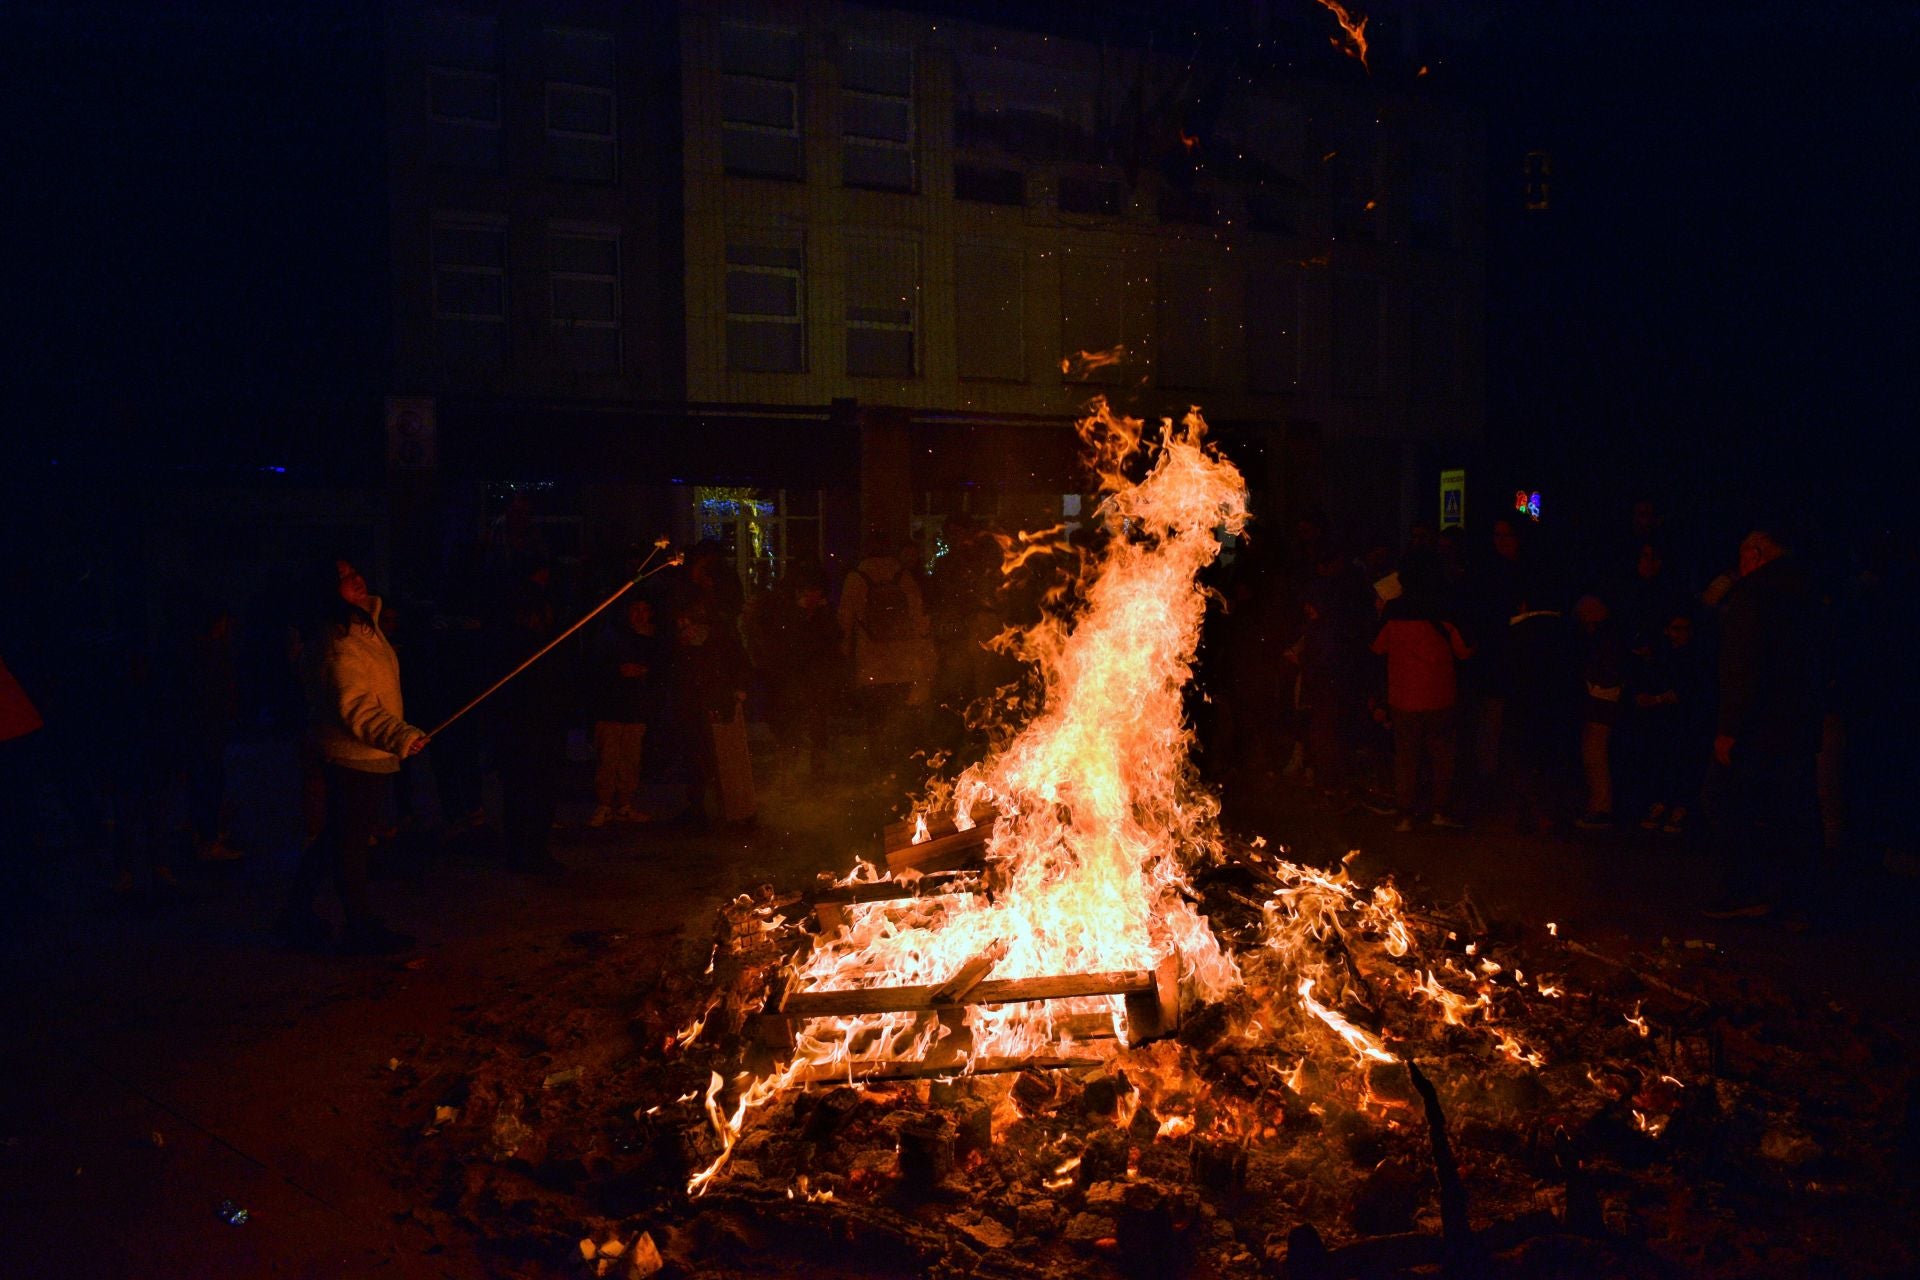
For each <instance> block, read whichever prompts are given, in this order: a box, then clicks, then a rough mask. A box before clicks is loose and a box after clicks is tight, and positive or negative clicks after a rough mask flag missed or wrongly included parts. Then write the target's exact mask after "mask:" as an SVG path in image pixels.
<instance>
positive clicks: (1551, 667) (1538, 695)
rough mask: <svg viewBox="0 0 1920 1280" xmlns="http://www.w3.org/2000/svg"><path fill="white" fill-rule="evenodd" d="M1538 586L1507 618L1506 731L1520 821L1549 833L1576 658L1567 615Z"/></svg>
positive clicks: (1503, 656) (1518, 597) (1526, 590)
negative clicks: (1572, 648)
mask: <svg viewBox="0 0 1920 1280" xmlns="http://www.w3.org/2000/svg"><path fill="white" fill-rule="evenodd" d="M1546 600H1547V597H1546V596H1545V595H1544V594H1543V592H1542V591H1541V589H1540V588H1539V587H1538V585H1537V584H1536V585H1533V586H1530V587H1523V588H1522V589H1521V590H1519V591H1518V592H1517V593H1516V594H1515V596H1514V597H1513V601H1512V603H1511V604H1510V605H1509V606H1508V607H1507V608H1508V616H1507V617H1506V619H1505V620H1504V622H1503V623H1502V625H1503V626H1504V628H1505V634H1504V635H1503V637H1502V639H1501V653H1500V661H1501V669H1502V674H1501V677H1500V687H1501V688H1502V690H1503V691H1504V696H1505V698H1506V708H1505V710H1506V715H1505V736H1506V740H1507V743H1508V746H1509V748H1510V754H1511V757H1512V760H1513V764H1514V769H1513V794H1514V800H1515V805H1516V809H1515V815H1514V826H1515V829H1516V830H1517V831H1520V832H1522V833H1526V832H1528V831H1529V830H1531V831H1534V832H1538V833H1540V834H1545V833H1546V832H1547V831H1548V830H1549V829H1550V828H1551V827H1552V825H1553V815H1554V810H1555V805H1554V803H1553V798H1552V795H1551V792H1552V790H1553V787H1554V783H1555V782H1556V781H1557V780H1558V778H1559V776H1560V772H1561V769H1562V766H1563V764H1564V761H1565V759H1566V757H1567V755H1568V751H1567V736H1568V735H1567V725H1568V722H1569V721H1570V720H1571V719H1572V716H1573V713H1572V711H1571V710H1570V706H1571V701H1572V700H1571V698H1570V696H1569V695H1570V693H1571V691H1572V689H1573V685H1574V681H1573V678H1572V677H1573V674H1574V670H1575V665H1576V664H1575V662H1574V658H1573V655H1572V652H1571V636H1570V635H1569V633H1568V627H1567V622H1566V619H1565V617H1564V616H1563V615H1562V614H1561V613H1560V611H1559V610H1557V609H1551V608H1548V607H1546Z"/></svg>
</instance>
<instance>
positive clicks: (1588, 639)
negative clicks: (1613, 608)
mask: <svg viewBox="0 0 1920 1280" xmlns="http://www.w3.org/2000/svg"><path fill="white" fill-rule="evenodd" d="M1573 616H1574V621H1575V622H1576V623H1578V625H1579V627H1580V643H1581V655H1580V657H1581V665H1580V680H1581V685H1582V688H1583V690H1584V692H1585V697H1584V698H1583V699H1582V701H1581V704H1580V705H1581V724H1580V769H1581V774H1582V776H1583V778H1584V779H1585V782H1586V808H1585V809H1584V810H1583V811H1582V812H1581V814H1580V816H1579V817H1578V818H1577V819H1575V820H1574V824H1573V825H1574V826H1576V827H1579V828H1580V829H1581V830H1583V831H1603V830H1606V829H1607V828H1609V827H1611V826H1613V746H1614V742H1613V739H1614V730H1615V729H1616V728H1617V727H1618V725H1619V723H1620V710H1621V707H1620V704H1621V700H1622V699H1623V698H1624V697H1625V696H1626V686H1627V680H1626V672H1625V658H1626V653H1625V651H1624V649H1623V648H1622V647H1621V644H1620V631H1619V628H1618V627H1616V626H1615V625H1614V621H1613V617H1612V615H1611V613H1609V612H1608V609H1607V606H1606V604H1605V602H1603V601H1602V600H1601V599H1600V598H1599V597H1598V596H1582V597H1581V598H1580V599H1579V601H1578V602H1576V603H1575V605H1574V607H1573Z"/></svg>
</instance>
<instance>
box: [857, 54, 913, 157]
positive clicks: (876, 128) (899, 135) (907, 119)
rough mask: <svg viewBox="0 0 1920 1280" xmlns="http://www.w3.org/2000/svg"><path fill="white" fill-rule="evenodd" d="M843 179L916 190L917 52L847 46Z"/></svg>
mask: <svg viewBox="0 0 1920 1280" xmlns="http://www.w3.org/2000/svg"><path fill="white" fill-rule="evenodd" d="M840 133H841V139H840V142H841V147H840V158H841V170H840V173H841V178H840V180H841V181H842V182H843V183H845V184H846V185H847V186H849V187H876V188H879V189H880V190H883V191H911V190H913V50H911V49H900V48H891V47H888V46H884V45H870V44H849V45H848V46H847V48H846V51H845V57H844V60H843V63H842V71H841V77H840Z"/></svg>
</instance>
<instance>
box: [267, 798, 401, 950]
mask: <svg viewBox="0 0 1920 1280" xmlns="http://www.w3.org/2000/svg"><path fill="white" fill-rule="evenodd" d="M320 769H321V776H322V777H323V779H324V781H325V785H326V791H327V794H326V821H325V825H324V826H322V827H321V829H320V838H319V839H317V840H315V841H314V842H313V843H312V844H310V845H308V846H307V848H306V852H304V853H302V854H301V855H300V867H299V870H297V871H296V872H294V876H293V892H292V894H291V896H290V897H289V899H288V902H287V908H288V910H289V911H293V912H302V913H304V912H311V911H312V910H313V900H314V898H315V897H316V896H318V894H319V892H320V882H321V881H322V880H326V879H328V878H331V879H332V880H333V887H334V892H336V893H337V894H339V895H340V907H341V909H342V910H343V911H344V912H345V913H346V917H347V927H348V928H350V929H352V928H366V927H368V926H370V925H371V924H372V923H373V907H372V905H371V903H370V902H369V901H368V899H367V859H368V851H369V850H370V849H371V848H372V847H373V839H374V836H375V834H376V833H377V832H378V831H379V829H380V820H381V817H382V816H383V814H384V811H385V808H386V801H387V792H388V790H389V788H391V787H392V785H393V776H394V775H392V774H390V773H367V772H365V771H364V770H361V769H348V768H344V767H342V766H340V765H337V764H322V765H321V766H320Z"/></svg>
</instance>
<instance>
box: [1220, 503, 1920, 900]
mask: <svg viewBox="0 0 1920 1280" xmlns="http://www.w3.org/2000/svg"><path fill="white" fill-rule="evenodd" d="M1537 535H1538V529H1537V526H1535V525H1534V524H1533V522H1532V521H1530V520H1528V519H1527V518H1526V517H1524V516H1521V515H1518V514H1516V515H1514V516H1513V517H1510V518H1502V519H1497V520H1495V521H1493V522H1492V524H1491V526H1490V527H1489V528H1488V529H1487V530H1486V531H1485V532H1484V533H1482V534H1480V535H1478V536H1477V537H1476V536H1471V535H1469V534H1467V533H1465V532H1464V531H1459V530H1449V531H1444V532H1443V531H1440V530H1436V529H1435V528H1433V527H1431V526H1426V525H1416V526H1415V527H1414V528H1413V530H1412V531H1411V537H1410V539H1409V541H1408V543H1407V545H1406V546H1405V547H1403V548H1401V549H1399V550H1398V551H1397V552H1396V551H1394V550H1391V549H1388V548H1384V547H1376V548H1373V549H1371V550H1370V551H1367V552H1365V553H1363V554H1358V555H1356V554H1352V553H1350V552H1348V551H1344V550H1341V549H1339V548H1338V547H1337V545H1336V544H1335V543H1334V542H1333V541H1332V540H1331V539H1330V537H1329V536H1328V529H1327V525H1326V522H1325V521H1324V520H1322V519H1319V518H1312V517H1309V518H1307V519H1303V520H1301V521H1300V522H1299V523H1298V525H1297V527H1296V529H1295V530H1294V537H1293V539H1292V542H1291V545H1290V546H1289V547H1288V548H1286V552H1287V554H1285V555H1284V556H1272V555H1269V556H1267V557H1261V558H1256V557H1251V556H1250V557H1248V558H1247V559H1248V563H1246V564H1243V565H1242V566H1241V567H1240V568H1239V569H1238V570H1237V571H1233V573H1232V576H1233V580H1232V581H1231V582H1230V584H1229V585H1228V587H1227V590H1226V594H1227V597H1228V600H1229V604H1230V606H1235V607H1233V608H1231V609H1230V612H1229V613H1228V615H1227V617H1225V618H1224V619H1222V620H1221V622H1220V625H1219V635H1218V637H1217V638H1218V640H1219V641H1220V645H1221V651H1220V652H1216V653H1214V654H1213V655H1211V663H1210V667H1211V670H1210V676H1209V694H1210V697H1209V699H1208V702H1207V704H1206V707H1205V708H1204V712H1205V714H1204V715H1203V719H1204V720H1205V721H1206V723H1205V725H1204V729H1205V733H1204V734H1203V737H1204V739H1205V741H1206V742H1207V743H1208V745H1209V747H1210V748H1211V749H1212V755H1213V758H1214V759H1216V760H1221V759H1225V760H1228V761H1230V762H1231V763H1232V764H1234V765H1236V766H1241V767H1245V766H1247V765H1249V764H1251V765H1253V766H1254V767H1272V768H1273V769H1275V770H1276V771H1284V772H1286V773H1289V774H1291V775H1293V776H1294V777H1296V778H1298V779H1300V780H1301V781H1303V782H1305V783H1306V784H1307V785H1310V786H1312V787H1313V788H1315V789H1316V790H1317V791H1318V792H1319V793H1320V794H1321V796H1322V798H1323V801H1324V803H1325V804H1326V805H1327V806H1329V807H1333V808H1355V807H1360V806H1365V807H1367V808H1370V809H1372V810H1374V811H1375V812H1377V813H1381V814H1383V815H1386V816H1389V817H1391V818H1392V819H1393V821H1394V823H1395V826H1396V829H1397V830H1399V831H1401V832H1410V831H1412V830H1414V829H1415V828H1416V826H1430V827H1434V828H1440V829H1456V828H1460V827H1463V826H1464V825H1466V824H1467V822H1468V821H1469V820H1470V819H1471V820H1474V821H1496V820H1497V821H1498V822H1500V823H1502V824H1511V825H1512V826H1513V827H1514V828H1517V829H1519V830H1521V831H1525V832H1531V833H1542V832H1547V831H1550V830H1552V829H1553V828H1554V827H1555V826H1556V825H1558V824H1565V825H1569V826H1571V827H1573V828H1576V829H1580V830H1587V831H1601V830H1608V829H1612V828H1616V827H1634V826H1637V827H1638V828H1639V829H1641V830H1643V831H1645V832H1647V833H1649V834H1650V835H1652V836H1656V837H1658V838H1662V839H1673V838H1678V837H1683V836H1688V835H1689V834H1697V835H1698V837H1699V840H1698V841H1697V843H1703V844H1704V845H1705V846H1706V847H1707V848H1708V849H1710V850H1712V851H1713V852H1714V853H1715V854H1717V856H1718V860H1719V863H1720V865H1721V867H1722V869H1723V871H1724V874H1725V879H1726V885H1727V893H1726V896H1725V898H1724V899H1723V900H1722V901H1721V902H1720V903H1719V904H1718V905H1717V906H1716V907H1715V908H1714V909H1713V914H1716V915H1760V914H1764V913H1766V912H1767V911H1768V910H1770V909H1771V908H1772V907H1774V906H1776V905H1778V904H1780V903H1782V902H1783V901H1785V902H1787V903H1789V904H1790V905H1795V906H1797V905H1801V902H1802V900H1803V899H1804V898H1805V896H1806V895H1805V894H1804V893H1802V894H1796V893H1795V892H1794V890H1793V885H1794V884H1795V882H1796V879H1797V878H1799V877H1801V876H1804V875H1805V874H1806V873H1808V872H1810V871H1812V870H1814V869H1815V867H1816V865H1817V862H1818V855H1820V854H1821V853H1822V852H1823V851H1824V852H1826V853H1828V854H1830V855H1834V856H1835V857H1838V856H1839V855H1840V854H1842V853H1843V852H1845V851H1848V850H1853V851H1859V850H1869V849H1871V850H1882V851H1883V850H1885V849H1886V848H1889V847H1892V846H1894V845H1895V844H1897V843H1898V842H1899V840H1900V833H1899V831H1898V828H1897V818H1898V815H1899V811H1900V805H1899V796H1900V790H1901V778H1900V776H1899V775H1900V770H1901V767H1902V766H1900V765H1899V764H1898V763H1897V762H1899V761H1910V760H1911V758H1912V755H1911V748H1910V745H1909V744H1907V743H1906V742H1904V741H1903V740H1902V737H1901V735H1902V731H1903V730H1904V729H1905V727H1906V726H1908V725H1910V724H1911V723H1912V714H1911V713H1912V711H1913V697H1914V681H1913V680H1912V678H1911V673H1910V671H1909V669H1908V664H1907V663H1906V660H1905V659H1904V657H1903V656H1902V655H1901V653H1900V652H1899V650H1898V648H1897V647H1896V642H1894V641H1893V640H1891V639H1890V637H1894V636H1901V635H1907V636H1910V635H1912V634H1913V628H1914V625H1915V618H1914V614H1913V608H1914V602H1913V597H1912V595H1911V594H1910V592H1909V591H1908V590H1907V589H1906V586H1905V584H1904V581H1903V578H1902V575H1903V574H1906V573H1910V572H1911V567H1912V566H1911V564H1910V562H1902V561H1901V560H1900V558H1899V557H1897V556H1894V555H1893V554H1892V550H1893V547H1892V544H1891V543H1890V542H1884V541H1883V542H1880V543H1877V544H1871V545H1867V546H1864V547H1863V548H1862V550H1861V553H1860V554H1859V555H1857V556H1856V557H1855V558H1854V559H1853V560H1852V561H1851V562H1850V563H1847V564H1843V565H1837V566H1829V565H1818V566H1816V565H1815V564H1813V563H1811V562H1810V561H1811V557H1809V556H1807V555H1805V554H1802V553H1801V552H1800V551H1799V550H1798V549H1797V543H1798V541H1799V540H1798V539H1797V538H1796V537H1795V535H1794V534H1793V533H1791V532H1789V530H1788V528H1787V527H1786V526H1784V525H1779V524H1757V525H1755V526H1753V527H1751V528H1750V529H1748V530H1747V531H1746V534H1745V536H1744V537H1743V538H1741V539H1740V540H1739V541H1738V543H1737V546H1730V547H1729V548H1727V550H1728V551H1729V552H1732V553H1733V554H1732V555H1731V556H1730V557H1729V559H1730V560H1731V561H1732V562H1731V563H1728V564H1725V565H1724V566H1717V565H1711V562H1709V565H1710V566H1711V567H1709V568H1708V569H1706V570H1705V571H1700V570H1695V569H1691V568H1689V567H1687V566H1686V563H1685V560H1684V557H1683V556H1681V555H1680V554H1679V552H1678V551H1677V550H1676V548H1675V547H1674V545H1673V543H1672V541H1671V540H1670V538H1669V533H1668V530H1667V529H1666V527H1665V521H1664V520H1663V519H1662V518H1661V516H1660V515H1659V513H1658V511H1657V510H1656V508H1655V507H1654V506H1653V504H1652V503H1650V502H1639V503H1636V504H1635V506H1634V508H1633V514H1632V517H1631V519H1630V521H1629V522H1628V524H1627V526H1626V527H1625V528H1624V529H1623V530H1622V531H1621V532H1620V533H1619V534H1618V535H1617V536H1615V537H1611V538H1602V539H1601V540H1600V541H1599V543H1598V545H1597V546H1596V547H1595V548H1593V549H1592V550H1590V551H1588V552H1587V553H1586V554H1582V555H1565V554H1554V553H1551V552H1550V551H1549V550H1548V548H1547V546H1546V544H1545V542H1544V540H1543V539H1541V538H1539V537H1538V536H1537ZM1282 561H1283V563H1282ZM1276 653H1277V654H1283V655H1284V657H1285V661H1284V663H1282V664H1277V665H1276V664H1272V663H1270V662H1269V661H1268V658H1269V656H1270V655H1273V654H1276Z"/></svg>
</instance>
